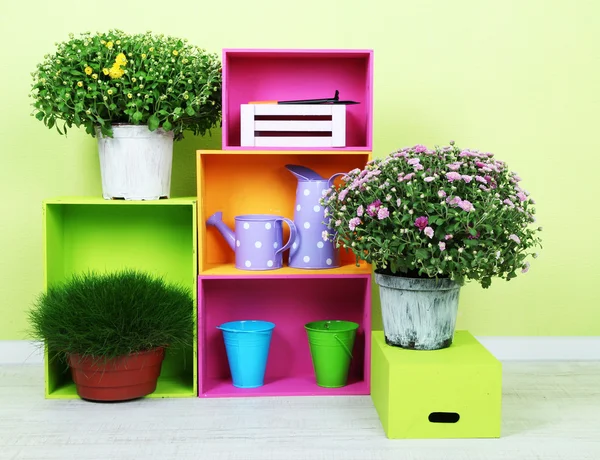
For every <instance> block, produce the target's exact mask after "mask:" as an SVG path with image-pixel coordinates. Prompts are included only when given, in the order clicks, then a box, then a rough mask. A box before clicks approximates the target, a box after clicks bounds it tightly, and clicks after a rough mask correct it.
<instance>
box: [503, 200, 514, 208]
mask: <svg viewBox="0 0 600 460" xmlns="http://www.w3.org/2000/svg"><path fill="white" fill-rule="evenodd" d="M502 203H504V204H505V205H506V206H508V207H509V208H511V209H512V208H514V207H515V205H514V204H513V202H512V201H510V200H509V199H508V198H507V199H506V200H504V201H503V202H502Z"/></svg>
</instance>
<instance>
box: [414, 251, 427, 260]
mask: <svg viewBox="0 0 600 460" xmlns="http://www.w3.org/2000/svg"><path fill="white" fill-rule="evenodd" d="M415 256H417V259H421V260H425V259H427V258H428V257H429V252H428V251H427V249H417V250H416V251H415Z"/></svg>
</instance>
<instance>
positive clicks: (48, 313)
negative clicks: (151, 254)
mask: <svg viewBox="0 0 600 460" xmlns="http://www.w3.org/2000/svg"><path fill="white" fill-rule="evenodd" d="M28 319H29V323H30V326H31V332H32V336H33V338H34V339H36V340H39V341H41V342H43V343H44V344H45V346H46V347H47V349H48V350H49V351H51V352H52V354H53V355H54V356H55V357H56V359H61V360H64V361H65V362H66V363H68V365H69V367H70V370H71V375H72V377H73V381H74V382H75V385H76V387H77V393H78V395H79V396H80V397H81V398H83V399H87V400H95V401H123V400H130V399H135V398H140V397H143V396H146V395H148V394H150V393H153V392H154V391H155V390H156V385H157V379H158V377H159V375H160V371H161V366H162V362H163V359H164V356H165V353H166V352H167V350H168V349H175V348H180V347H181V348H185V347H189V346H192V344H193V339H194V332H193V330H194V329H193V327H194V302H193V297H192V295H191V292H190V290H189V289H187V288H185V287H183V286H181V285H179V284H175V283H169V282H167V281H165V280H164V279H163V278H162V277H160V276H155V275H152V274H151V273H147V272H143V271H137V270H132V269H125V270H120V271H114V272H108V273H96V272H87V273H82V274H75V275H73V276H72V277H71V278H70V279H68V280H66V281H65V282H64V283H61V284H55V285H52V286H50V287H49V288H48V289H47V290H46V291H45V292H43V293H42V294H40V296H39V297H38V298H37V299H36V301H35V303H34V306H33V308H32V309H31V310H30V311H29V314H28Z"/></svg>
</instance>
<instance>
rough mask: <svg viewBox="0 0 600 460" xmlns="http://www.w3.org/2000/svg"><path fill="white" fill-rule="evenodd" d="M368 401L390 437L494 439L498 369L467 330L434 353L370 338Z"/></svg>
mask: <svg viewBox="0 0 600 460" xmlns="http://www.w3.org/2000/svg"><path fill="white" fill-rule="evenodd" d="M371 345H372V346H371V350H372V351H371V398H372V399H373V403H374V405H375V408H376V409H377V412H378V414H379V418H380V419H381V424H382V425H383V429H384V431H385V433H386V435H387V437H388V438H391V439H395V438H498V437H500V423H501V418H502V415H501V413H502V365H501V363H500V361H498V360H497V359H496V358H495V357H494V356H493V355H492V354H491V353H490V352H489V351H488V350H486V349H485V348H484V347H483V346H482V345H481V344H480V343H479V342H478V341H477V340H476V339H475V337H473V336H472V335H471V334H470V333H469V332H467V331H456V333H455V335H454V342H453V344H452V345H451V346H450V347H449V348H446V349H442V350H435V351H416V350H406V349H402V348H399V347H392V346H389V345H387V344H386V343H385V338H384V335H383V332H382V331H373V333H372V335H371Z"/></svg>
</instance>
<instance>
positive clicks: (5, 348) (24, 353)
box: [0, 340, 44, 364]
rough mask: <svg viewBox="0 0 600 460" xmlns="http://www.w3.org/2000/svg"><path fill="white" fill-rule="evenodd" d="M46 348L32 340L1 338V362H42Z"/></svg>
mask: <svg viewBox="0 0 600 460" xmlns="http://www.w3.org/2000/svg"><path fill="white" fill-rule="evenodd" d="M43 362H44V349H43V347H42V345H41V344H40V343H39V342H33V341H31V340H0V364H42V363H43Z"/></svg>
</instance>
